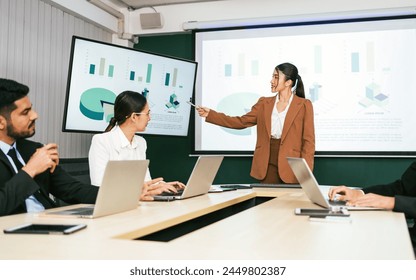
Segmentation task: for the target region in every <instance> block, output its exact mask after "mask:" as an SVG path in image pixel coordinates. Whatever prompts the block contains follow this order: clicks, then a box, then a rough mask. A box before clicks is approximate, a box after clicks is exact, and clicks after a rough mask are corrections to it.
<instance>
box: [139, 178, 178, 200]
mask: <svg viewBox="0 0 416 280" xmlns="http://www.w3.org/2000/svg"><path fill="white" fill-rule="evenodd" d="M184 188H185V185H184V184H183V183H181V182H178V181H175V182H165V181H163V178H156V179H153V180H151V181H147V182H145V183H144V185H143V191H142V195H141V196H140V200H153V196H155V195H161V194H162V193H164V192H165V193H169V194H168V195H169V196H172V195H177V192H178V191H179V190H183V189H184Z"/></svg>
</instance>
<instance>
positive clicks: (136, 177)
mask: <svg viewBox="0 0 416 280" xmlns="http://www.w3.org/2000/svg"><path fill="white" fill-rule="evenodd" d="M148 165H149V160H119V161H109V162H108V163H107V166H106V168H105V171H104V177H103V181H102V184H101V187H100V188H99V190H98V195H97V200H96V202H95V204H94V205H86V206H83V207H79V208H74V209H69V210H58V211H50V212H44V213H43V214H44V215H45V216H51V215H54V216H66V217H79V218H97V217H102V216H108V215H112V214H116V213H120V212H124V211H128V210H133V209H136V208H137V206H138V204H139V199H140V194H141V192H142V188H143V183H144V179H145V175H146V171H147V167H148Z"/></svg>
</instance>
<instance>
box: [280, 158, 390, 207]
mask: <svg viewBox="0 0 416 280" xmlns="http://www.w3.org/2000/svg"><path fill="white" fill-rule="evenodd" d="M287 160H288V162H289V165H290V168H291V169H292V171H293V173H294V174H295V176H296V178H297V179H298V181H299V184H300V186H301V187H302V189H303V191H304V192H305V193H306V196H307V197H308V198H309V199H310V200H311V201H312V202H313V203H315V204H318V205H319V206H322V207H325V208H327V209H331V208H333V207H334V206H335V207H337V206H338V207H345V208H347V209H348V210H382V208H375V207H362V206H347V205H346V204H345V201H330V200H329V199H328V198H326V197H325V196H324V194H323V193H322V191H321V189H320V187H319V184H318V182H317V181H316V178H315V176H314V175H313V173H312V171H311V169H310V168H309V166H308V164H307V163H306V160H305V159H303V158H292V157H288V158H287Z"/></svg>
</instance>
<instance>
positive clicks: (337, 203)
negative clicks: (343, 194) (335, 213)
mask: <svg viewBox="0 0 416 280" xmlns="http://www.w3.org/2000/svg"><path fill="white" fill-rule="evenodd" d="M328 202H329V205H331V206H345V205H346V204H347V202H346V201H343V200H328Z"/></svg>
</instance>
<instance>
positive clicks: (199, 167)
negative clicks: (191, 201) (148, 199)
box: [153, 156, 224, 201]
mask: <svg viewBox="0 0 416 280" xmlns="http://www.w3.org/2000/svg"><path fill="white" fill-rule="evenodd" d="M223 159H224V156H200V157H199V158H198V160H197V161H196V163H195V166H194V169H193V170H192V173H191V176H189V179H188V182H187V183H186V188H185V189H184V190H183V192H182V193H181V194H180V195H178V194H166V195H157V196H154V197H153V198H154V200H155V201H172V200H178V199H185V198H189V197H194V196H198V195H202V194H206V193H208V191H209V189H210V188H211V185H212V182H214V179H215V176H216V175H217V172H218V170H219V168H220V165H221V162H222V160H223Z"/></svg>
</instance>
